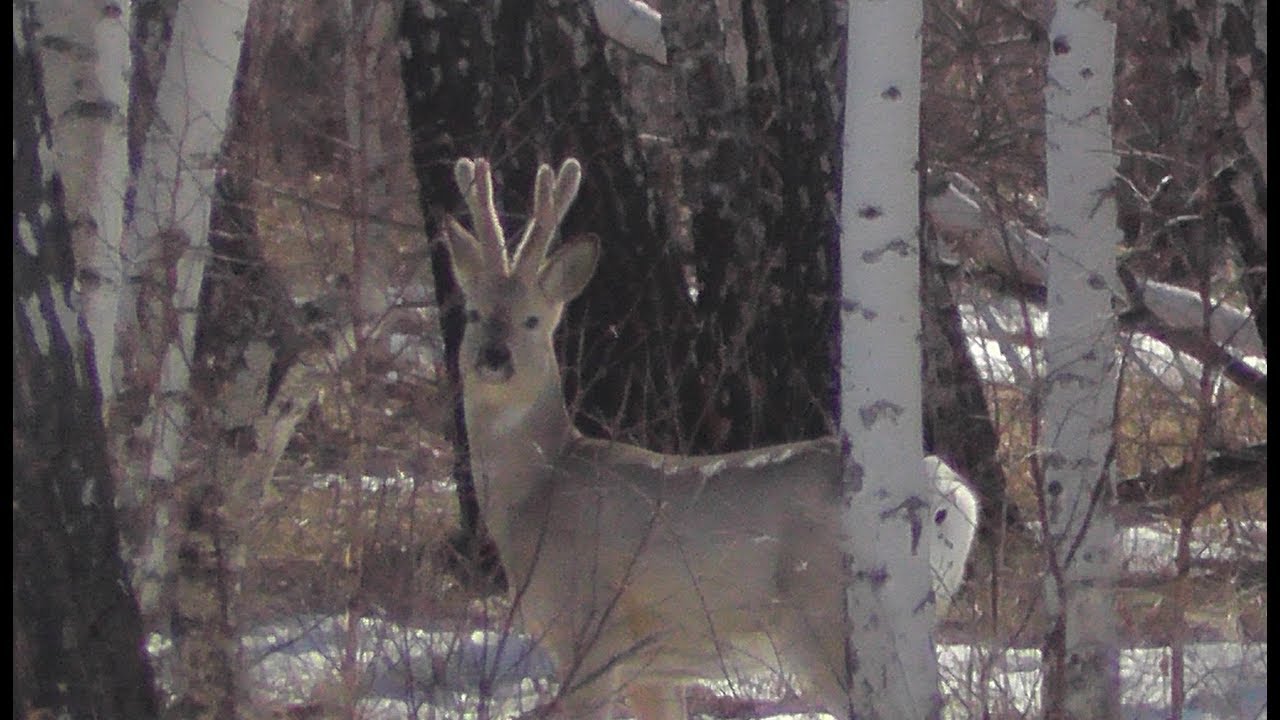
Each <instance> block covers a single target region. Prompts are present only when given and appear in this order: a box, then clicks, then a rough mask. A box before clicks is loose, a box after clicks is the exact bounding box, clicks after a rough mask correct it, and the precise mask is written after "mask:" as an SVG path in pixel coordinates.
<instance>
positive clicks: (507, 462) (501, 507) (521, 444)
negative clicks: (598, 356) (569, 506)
mask: <svg viewBox="0 0 1280 720" xmlns="http://www.w3.org/2000/svg"><path fill="white" fill-rule="evenodd" d="M543 388H544V389H543V390H542V391H541V392H539V393H537V394H536V395H535V396H534V397H532V398H531V399H530V400H527V401H525V402H521V401H519V400H512V399H511V398H510V397H504V394H503V393H502V392H501V390H500V388H496V387H493V386H488V387H484V386H481V387H475V386H473V388H471V389H468V391H467V392H465V393H464V405H465V408H466V415H467V436H468V441H469V443H470V446H471V470H472V476H473V480H474V482H475V487H476V495H477V497H478V499H479V501H480V509H481V512H482V513H483V514H484V516H485V522H486V523H487V524H488V525H489V528H490V530H492V531H493V532H494V533H495V536H498V537H501V536H503V535H504V534H505V530H506V528H505V527H503V525H504V524H505V518H506V517H507V513H508V511H509V510H510V509H511V508H512V507H513V506H515V505H517V504H519V503H522V502H524V501H526V500H527V499H528V498H529V497H530V496H531V495H532V494H533V493H536V492H538V491H539V489H540V488H541V487H542V486H543V484H544V481H545V479H546V478H547V477H548V475H549V474H550V469H551V467H552V466H553V464H554V463H555V462H556V461H557V460H558V458H559V457H560V456H561V454H562V453H563V452H564V450H565V448H566V446H567V445H568V444H569V443H570V442H572V441H573V440H574V439H575V438H576V437H578V431H577V429H576V428H574V426H573V420H572V419H571V418H570V417H569V412H568V410H566V409H565V406H564V395H563V391H562V389H561V384H560V382H559V379H558V378H557V379H556V381H555V382H549V383H546V384H545V385H543ZM477 390H479V391H478V392H477Z"/></svg>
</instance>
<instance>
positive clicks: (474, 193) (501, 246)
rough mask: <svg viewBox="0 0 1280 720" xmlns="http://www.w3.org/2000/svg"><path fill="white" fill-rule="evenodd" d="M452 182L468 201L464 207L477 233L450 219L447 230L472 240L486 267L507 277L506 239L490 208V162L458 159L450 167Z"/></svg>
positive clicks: (491, 191) (491, 184) (491, 187)
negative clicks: (467, 210) (498, 270)
mask: <svg viewBox="0 0 1280 720" xmlns="http://www.w3.org/2000/svg"><path fill="white" fill-rule="evenodd" d="M453 179H454V182H456V183H457V184H458V190H460V191H462V195H463V197H464V198H466V200H467V208H468V209H469V210H471V224H472V225H473V226H474V227H475V229H476V234H475V235H472V234H471V233H469V232H467V229H466V228H464V227H463V226H462V223H459V222H458V221H457V220H456V219H455V218H454V217H453V216H449V218H448V222H449V226H450V230H451V231H452V232H453V233H454V234H455V235H457V236H458V237H465V238H471V239H472V240H473V241H475V243H476V244H477V245H479V246H480V247H481V249H482V251H483V252H484V254H485V257H486V259H487V262H488V264H489V265H490V266H491V267H494V268H499V269H501V271H502V272H503V274H506V273H507V272H508V266H507V252H506V239H505V237H504V236H503V234H502V223H500V222H499V221H498V210H497V208H495V207H494V206H493V177H492V175H491V174H490V172H489V161H488V160H486V159H484V158H480V159H478V160H476V161H474V162H472V161H471V159H469V158H460V159H459V160H458V162H457V163H455V164H454V166H453ZM477 236H478V237H477Z"/></svg>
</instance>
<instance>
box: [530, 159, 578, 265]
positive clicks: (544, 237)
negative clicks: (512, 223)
mask: <svg viewBox="0 0 1280 720" xmlns="http://www.w3.org/2000/svg"><path fill="white" fill-rule="evenodd" d="M581 182H582V166H581V165H580V164H579V163H578V161H577V160H575V159H573V158H569V159H567V160H565V161H564V164H562V165H561V166H560V172H559V173H554V172H552V170H551V167H550V166H548V165H542V166H540V167H539V168H538V177H537V180H536V181H535V182H534V186H533V218H532V219H530V221H529V224H528V226H526V227H525V231H524V237H523V238H522V239H521V242H520V250H519V252H518V253H517V254H516V267H517V268H519V269H521V270H522V271H524V272H530V273H533V272H537V270H538V267H539V266H540V265H541V264H542V261H543V259H544V258H545V257H546V255H547V250H548V248H549V247H550V246H551V239H552V238H553V237H555V234H556V229H557V228H559V227H560V223H561V222H563V221H564V216H565V214H566V213H568V212H569V207H570V206H571V205H573V200H574V198H575V197H577V195H578V187H579V185H580V184H581Z"/></svg>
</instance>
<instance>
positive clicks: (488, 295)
mask: <svg viewBox="0 0 1280 720" xmlns="http://www.w3.org/2000/svg"><path fill="white" fill-rule="evenodd" d="M454 178H455V180H456V181H457V183H458V188H459V189H460V190H461V191H462V194H463V196H464V197H465V198H466V201H467V207H468V208H469V209H470V211H471V221H472V225H473V227H474V228H475V234H474V235H473V234H472V233H470V232H468V231H467V229H466V228H465V227H463V226H462V224H461V223H459V222H458V221H457V220H456V219H454V218H453V217H452V216H450V217H449V218H447V220H446V223H445V227H446V230H447V231H446V233H445V242H446V244H447V245H448V247H449V255H450V257H451V259H452V261H453V269H454V273H455V275H456V276H457V278H458V284H459V285H460V286H461V288H462V294H463V295H464V296H465V298H466V320H467V329H466V332H465V333H464V337H463V342H462V348H461V353H460V363H461V365H462V373H463V382H464V385H465V386H466V388H467V394H468V399H469V400H473V399H475V396H476V395H477V394H485V395H492V396H493V398H494V399H495V400H501V401H502V402H503V403H505V404H508V405H510V404H515V405H519V404H520V403H521V400H522V399H523V400H526V401H528V402H532V400H533V399H534V398H536V397H538V396H539V394H540V393H542V392H544V391H545V390H546V389H547V388H548V387H551V388H555V389H556V390H557V394H558V390H559V388H560V378H559V367H558V365H557V363H556V359H555V351H554V347H553V341H552V337H553V334H554V332H555V328H556V326H557V325H558V324H559V322H560V315H561V312H562V311H563V310H564V305H565V303H567V302H568V301H569V300H572V299H573V298H574V297H576V296H577V295H578V293H580V292H582V289H583V288H584V287H586V284H587V281H589V280H590V279H591V276H592V274H593V273H594V272H595V267H596V260H597V258H598V257H599V254H600V243H599V240H598V239H597V238H595V237H594V236H587V237H582V238H575V239H574V240H573V241H571V242H567V243H564V244H563V245H562V246H561V247H560V248H558V249H557V250H556V251H555V252H552V253H550V254H548V252H547V251H548V249H549V248H550V246H551V243H552V240H553V239H554V238H555V235H556V231H557V229H558V228H559V225H560V223H561V221H563V220H564V216H565V213H566V212H568V210H569V206H570V205H571V204H572V203H573V199H574V197H575V196H577V194H578V185H579V183H580V182H581V179H582V166H581V165H579V164H578V161H577V160H575V159H573V158H569V159H568V160H565V161H564V164H563V165H561V166H560V171H559V172H555V171H553V170H552V169H551V167H550V166H547V165H542V166H541V167H539V168H538V176H537V180H536V181H535V183H534V190H533V211H532V215H531V217H530V219H529V222H528V223H527V224H526V225H525V227H524V230H523V232H522V233H521V237H520V242H519V244H518V245H517V246H516V248H515V249H514V253H509V252H508V248H507V243H506V238H505V235H504V233H503V230H502V225H501V223H500V222H499V219H498V212H497V210H496V208H495V207H494V201H493V179H492V177H491V175H490V169H489V162H488V161H487V160H485V159H477V160H475V161H472V160H470V159H467V158H463V159H461V160H458V162H457V163H456V164H455V165H454ZM509 255H510V259H508V256H509ZM558 401H559V400H558V398H557V402H558Z"/></svg>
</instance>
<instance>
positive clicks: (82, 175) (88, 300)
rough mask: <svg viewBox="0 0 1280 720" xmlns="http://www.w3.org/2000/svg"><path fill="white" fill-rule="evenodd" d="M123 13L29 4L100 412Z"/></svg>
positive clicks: (117, 271)
mask: <svg viewBox="0 0 1280 720" xmlns="http://www.w3.org/2000/svg"><path fill="white" fill-rule="evenodd" d="M129 8H130V5H129V3H118V4H116V3H85V2H77V1H76V0H40V1H39V2H36V3H34V6H33V14H34V15H35V17H36V18H37V20H38V23H39V24H38V27H37V29H36V38H37V42H38V43H39V45H40V47H41V53H40V54H41V59H42V69H43V71H44V93H45V99H46V102H47V107H48V111H49V117H50V119H51V120H52V134H53V162H52V164H51V165H50V166H47V167H49V168H50V169H51V170H53V171H55V172H57V173H58V174H59V175H60V176H61V177H62V187H63V193H64V197H65V202H66V211H67V220H68V221H69V222H70V223H71V240H72V248H73V251H74V254H75V263H76V282H75V289H76V301H77V303H78V305H77V308H76V309H77V311H78V312H79V313H80V315H81V316H82V317H83V318H84V319H85V322H86V324H87V325H88V328H89V332H90V334H91V335H92V336H93V345H94V358H95V366H96V370H97V374H98V383H99V385H100V387H101V389H102V397H103V401H104V402H103V412H104V413H107V412H110V408H109V406H108V404H107V403H109V402H110V401H111V399H112V397H113V396H114V394H115V378H114V373H113V371H112V361H113V358H114V357H115V341H116V335H115V333H116V312H117V308H118V306H119V303H120V292H121V288H122V286H123V281H124V273H123V268H122V265H121V262H120V239H121V236H122V235H123V228H124V196H125V185H126V183H127V181H128V175H129V157H128V137H127V134H126V122H125V117H126V112H127V109H128V107H129V72H130V65H131V63H130V55H129V14H128V13H129Z"/></svg>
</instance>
